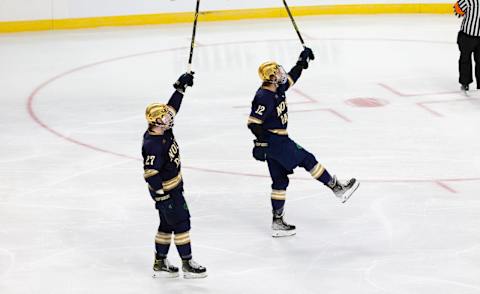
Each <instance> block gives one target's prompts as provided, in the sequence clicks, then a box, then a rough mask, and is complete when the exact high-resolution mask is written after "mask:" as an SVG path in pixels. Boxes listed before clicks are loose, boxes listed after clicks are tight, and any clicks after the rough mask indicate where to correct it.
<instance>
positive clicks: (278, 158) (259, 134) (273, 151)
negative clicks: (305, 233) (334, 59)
mask: <svg viewBox="0 0 480 294" xmlns="http://www.w3.org/2000/svg"><path fill="white" fill-rule="evenodd" d="M314 58H315V57H314V55H313V52H312V50H311V49H310V48H308V47H305V48H304V50H303V51H302V53H301V54H300V57H299V59H298V61H297V63H296V65H295V66H294V67H293V68H292V69H291V70H290V72H289V73H288V74H287V73H286V72H285V70H284V69H283V67H282V66H281V65H279V64H277V63H276V62H274V61H268V62H265V63H262V64H261V65H260V67H259V68H258V74H259V75H260V78H261V79H262V86H261V87H260V88H259V89H258V90H257V93H256V94H255V98H254V99H253V101H252V109H251V113H250V117H249V118H248V128H249V129H250V130H251V131H252V133H253V134H254V135H255V137H256V139H255V140H254V148H253V157H254V158H255V159H256V160H259V161H266V162H267V164H268V169H269V172H270V177H271V178H272V194H271V201H272V208H273V222H272V236H273V237H282V236H291V235H294V234H295V226H294V225H290V224H287V223H286V222H285V221H284V220H283V215H284V205H285V199H286V190H287V187H288V183H289V179H288V175H290V174H292V173H293V170H294V169H295V168H296V167H298V166H300V167H303V168H304V169H306V170H307V171H309V172H310V174H311V175H312V177H313V178H314V179H316V180H318V181H320V182H322V183H323V184H324V185H326V186H327V187H328V188H330V189H331V190H332V191H333V193H334V194H335V196H336V197H337V198H338V199H339V200H340V201H341V202H345V201H347V200H348V199H349V198H350V196H351V195H352V193H353V192H354V191H355V190H356V189H357V188H358V186H359V182H358V181H357V180H356V179H350V180H348V181H347V182H345V183H342V182H340V181H339V180H338V179H337V177H336V176H331V175H330V173H329V172H328V171H327V170H326V169H325V167H324V166H322V165H321V164H320V163H318V161H317V160H316V159H315V157H314V156H313V155H312V154H311V153H309V152H308V151H307V150H305V149H304V148H302V147H301V146H300V145H298V144H296V143H295V142H294V141H293V140H292V139H290V137H289V136H288V133H287V124H288V108H287V102H286V97H285V92H286V91H287V90H288V89H289V88H290V87H291V86H292V85H293V84H294V83H295V82H296V81H297V80H298V78H300V75H301V74H302V71H303V70H304V69H307V68H308V63H309V61H310V60H313V59H314Z"/></svg>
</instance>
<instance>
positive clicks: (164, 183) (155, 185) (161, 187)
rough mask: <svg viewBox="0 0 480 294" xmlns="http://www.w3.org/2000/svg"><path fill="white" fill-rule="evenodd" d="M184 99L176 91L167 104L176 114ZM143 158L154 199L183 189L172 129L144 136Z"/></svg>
mask: <svg viewBox="0 0 480 294" xmlns="http://www.w3.org/2000/svg"><path fill="white" fill-rule="evenodd" d="M182 98H183V94H182V93H180V92H178V91H176V92H175V93H174V94H173V95H172V97H171V98H170V100H169V102H168V104H167V105H168V106H169V107H171V108H172V110H174V113H175V114H176V113H177V112H178V110H179V109H180V105H181V103H182ZM142 156H143V169H144V178H145V181H146V182H147V183H148V187H149V189H150V194H151V195H152V197H153V198H157V197H160V195H162V194H166V193H168V192H169V191H172V190H174V189H181V188H182V187H183V180H182V174H181V163H180V149H179V147H178V143H177V141H176V140H175V136H174V135H173V131H172V130H171V129H170V130H167V131H165V132H164V133H163V134H162V135H156V134H153V133H152V132H150V131H149V130H147V131H146V132H145V134H144V135H143V145H142Z"/></svg>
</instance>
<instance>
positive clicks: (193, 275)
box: [183, 272, 208, 279]
mask: <svg viewBox="0 0 480 294" xmlns="http://www.w3.org/2000/svg"><path fill="white" fill-rule="evenodd" d="M206 277H208V274H207V272H204V273H198V274H197V273H185V272H184V273H183V278H184V279H203V278H206Z"/></svg>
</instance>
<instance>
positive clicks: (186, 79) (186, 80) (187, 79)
mask: <svg viewBox="0 0 480 294" xmlns="http://www.w3.org/2000/svg"><path fill="white" fill-rule="evenodd" d="M194 74H195V73H194V72H193V71H192V72H187V73H184V74H183V75H181V76H180V77H179V78H178V80H177V81H176V82H175V84H173V87H174V88H175V89H176V90H177V91H179V92H181V93H184V92H185V89H186V88H187V87H191V86H193V75H194Z"/></svg>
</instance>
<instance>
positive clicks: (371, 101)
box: [345, 98, 388, 107]
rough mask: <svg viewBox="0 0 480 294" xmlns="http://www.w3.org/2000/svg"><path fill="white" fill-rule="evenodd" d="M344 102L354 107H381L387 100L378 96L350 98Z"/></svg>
mask: <svg viewBox="0 0 480 294" xmlns="http://www.w3.org/2000/svg"><path fill="white" fill-rule="evenodd" d="M345 103H347V104H348V105H351V106H356V107H382V106H385V105H387V104H388V101H387V100H384V99H379V98H352V99H348V100H346V101H345Z"/></svg>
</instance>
